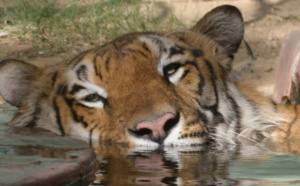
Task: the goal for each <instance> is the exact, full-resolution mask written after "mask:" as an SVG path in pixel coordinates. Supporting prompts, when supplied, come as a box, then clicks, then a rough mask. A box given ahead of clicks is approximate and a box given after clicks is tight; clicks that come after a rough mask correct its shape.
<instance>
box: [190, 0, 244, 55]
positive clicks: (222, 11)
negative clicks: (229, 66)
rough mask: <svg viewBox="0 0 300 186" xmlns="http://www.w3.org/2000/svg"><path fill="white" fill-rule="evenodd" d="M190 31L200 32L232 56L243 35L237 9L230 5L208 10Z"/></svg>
mask: <svg viewBox="0 0 300 186" xmlns="http://www.w3.org/2000/svg"><path fill="white" fill-rule="evenodd" d="M191 31H194V32H198V33H202V34H204V35H206V36H208V37H210V38H211V39H213V40H214V41H216V42H217V43H218V44H219V45H221V46H222V47H223V48H224V49H225V50H226V52H227V54H228V56H233V54H234V53H236V52H237V50H238V48H239V46H240V44H241V41H242V39H243V37H244V22H243V17H242V14H241V12H240V11H239V9H237V8H236V7H234V6H230V5H223V6H219V7H217V8H215V9H213V10H211V11H210V12H208V13H207V14H206V15H205V16H204V17H203V18H202V19H201V20H199V21H198V22H197V24H196V25H195V26H193V27H192V28H191Z"/></svg>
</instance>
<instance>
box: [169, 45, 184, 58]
mask: <svg viewBox="0 0 300 186" xmlns="http://www.w3.org/2000/svg"><path fill="white" fill-rule="evenodd" d="M184 51H185V48H183V47H182V46H179V45H175V46H173V47H171V48H170V54H169V57H172V56H173V55H178V54H184Z"/></svg>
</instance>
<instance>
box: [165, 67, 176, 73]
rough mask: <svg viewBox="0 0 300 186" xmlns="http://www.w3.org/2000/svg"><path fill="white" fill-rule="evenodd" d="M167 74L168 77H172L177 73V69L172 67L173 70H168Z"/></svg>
mask: <svg viewBox="0 0 300 186" xmlns="http://www.w3.org/2000/svg"><path fill="white" fill-rule="evenodd" d="M166 72H167V74H168V75H172V74H174V73H175V72H176V68H175V67H174V66H172V67H171V68H169V69H167V71H166Z"/></svg>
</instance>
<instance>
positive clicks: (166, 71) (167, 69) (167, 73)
mask: <svg viewBox="0 0 300 186" xmlns="http://www.w3.org/2000/svg"><path fill="white" fill-rule="evenodd" d="M180 67H181V64H180V63H172V64H169V65H167V66H166V67H165V68H164V70H163V71H164V75H165V76H171V75H173V74H174V73H175V72H176V71H177V70H178V69H179V68H180Z"/></svg>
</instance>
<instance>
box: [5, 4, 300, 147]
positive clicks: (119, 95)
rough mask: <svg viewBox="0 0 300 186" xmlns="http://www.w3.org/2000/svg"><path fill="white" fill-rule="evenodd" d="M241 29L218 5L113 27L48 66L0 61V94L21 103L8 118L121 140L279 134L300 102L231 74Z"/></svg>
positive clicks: (176, 141) (199, 140)
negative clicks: (150, 23) (140, 28)
mask: <svg viewBox="0 0 300 186" xmlns="http://www.w3.org/2000/svg"><path fill="white" fill-rule="evenodd" d="M243 34H244V27H243V19H242V16H241V14H240V12H239V10H238V9H236V8H235V7H232V6H221V7H217V8H216V9H214V10H212V11H211V12H209V13H208V14H206V15H205V16H204V18H202V19H201V20H200V21H199V22H198V23H197V24H196V25H195V26H194V27H192V28H191V29H190V30H187V31H177V32H172V33H168V34H165V33H157V32H144V33H132V34H127V35H124V36H121V37H119V38H117V39H115V40H113V41H111V42H109V43H107V44H105V45H102V46H100V47H97V48H94V49H91V50H88V51H86V52H83V53H81V54H79V55H78V56H76V57H74V58H73V59H71V60H68V61H66V62H64V63H60V64H59V65H55V66H47V67H36V66H33V65H31V64H29V63H26V62H23V61H19V60H15V59H7V60H4V61H2V62H1V63H0V93H1V95H2V96H3V98H4V99H5V100H6V101H7V102H9V103H11V104H13V105H16V106H18V107H19V111H18V113H17V114H16V116H15V118H14V119H13V120H12V121H11V124H13V125H17V126H28V127H42V128H45V129H48V130H50V131H52V132H54V133H57V134H59V135H70V136H74V137H78V138H81V139H84V140H86V141H88V142H89V143H95V142H99V141H106V142H107V141H108V142H112V143H122V144H128V145H129V146H147V147H155V148H156V147H158V146H162V145H163V146H193V145H204V144H219V145H221V146H228V145H234V144H236V143H238V142H244V141H246V142H249V143H255V144H257V143H261V142H264V141H266V140H267V141H270V140H271V141H272V142H275V144H281V143H284V142H283V141H284V140H286V139H289V138H297V131H299V129H298V128H299V120H298V115H299V109H298V107H296V106H292V105H285V106H284V105H276V104H275V103H274V102H273V101H272V100H271V99H269V98H265V97H263V96H262V95H261V94H260V93H258V92H257V91H256V90H255V89H254V88H251V87H250V86H246V85H243V84H242V82H241V83H238V84H236V83H234V82H233V81H231V78H230V71H231V65H232V61H233V54H234V53H235V52H236V51H237V49H238V47H239V45H240V43H241V41H242V39H243Z"/></svg>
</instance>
